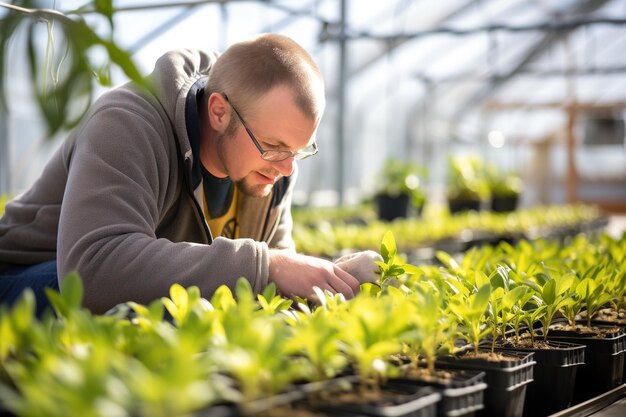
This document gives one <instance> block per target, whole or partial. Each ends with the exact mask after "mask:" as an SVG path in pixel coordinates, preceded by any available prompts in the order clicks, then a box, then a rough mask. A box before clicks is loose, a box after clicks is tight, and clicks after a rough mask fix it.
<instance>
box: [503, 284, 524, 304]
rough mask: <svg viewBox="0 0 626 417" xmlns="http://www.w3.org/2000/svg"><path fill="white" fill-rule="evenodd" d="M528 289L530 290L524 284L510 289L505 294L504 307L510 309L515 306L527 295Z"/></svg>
mask: <svg viewBox="0 0 626 417" xmlns="http://www.w3.org/2000/svg"><path fill="white" fill-rule="evenodd" d="M526 291H528V288H526V287H522V286H520V287H515V288H513V289H512V290H510V291H508V292H507V293H506V294H504V297H503V298H502V308H505V309H508V310H510V309H511V308H513V306H514V305H515V304H517V303H518V302H519V301H520V300H521V299H522V297H524V296H525V295H526Z"/></svg>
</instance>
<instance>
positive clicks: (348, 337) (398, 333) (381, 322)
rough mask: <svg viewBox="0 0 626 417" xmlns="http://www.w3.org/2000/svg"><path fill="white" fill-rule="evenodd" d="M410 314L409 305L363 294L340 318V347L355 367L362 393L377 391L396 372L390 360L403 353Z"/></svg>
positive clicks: (387, 298)
mask: <svg viewBox="0 0 626 417" xmlns="http://www.w3.org/2000/svg"><path fill="white" fill-rule="evenodd" d="M409 312H410V310H407V309H406V304H400V305H398V304H396V303H395V302H394V300H393V299H392V298H391V297H387V296H384V297H376V298H375V297H370V296H368V295H365V294H361V295H359V296H357V297H356V298H354V299H353V300H351V301H350V303H349V308H348V309H347V310H344V311H341V312H340V314H339V315H338V318H339V320H340V326H341V329H342V330H341V334H340V340H341V346H342V349H343V351H344V353H345V354H346V356H347V357H348V358H349V359H351V360H352V361H353V363H354V365H355V371H356V373H357V375H358V378H359V382H360V385H359V387H360V389H361V390H362V391H368V390H377V389H378V388H379V387H380V384H381V382H382V381H383V379H384V378H386V377H387V376H388V375H389V373H390V372H391V371H393V370H394V368H392V367H390V365H389V363H388V360H389V358H390V356H391V355H392V354H398V353H400V352H401V348H402V342H401V341H402V340H403V339H404V338H405V337H406V335H407V334H408V331H409V329H408V326H407V322H406V320H405V319H404V318H405V317H407V314H408V313H409Z"/></svg>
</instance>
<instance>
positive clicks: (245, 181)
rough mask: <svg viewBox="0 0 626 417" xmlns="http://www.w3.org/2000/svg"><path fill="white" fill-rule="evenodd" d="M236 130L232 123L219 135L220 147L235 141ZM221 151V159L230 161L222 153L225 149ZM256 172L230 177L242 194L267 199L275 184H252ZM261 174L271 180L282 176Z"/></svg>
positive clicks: (269, 173)
mask: <svg viewBox="0 0 626 417" xmlns="http://www.w3.org/2000/svg"><path fill="white" fill-rule="evenodd" d="M233 121H234V120H233ZM235 128H236V123H231V124H230V125H229V126H228V127H227V128H226V131H225V132H224V133H222V134H221V135H218V137H217V141H218V143H219V144H220V147H221V146H225V145H226V143H225V141H229V140H234V135H235V130H236V129H235ZM221 149H222V150H221V151H220V150H218V152H220V157H221V158H222V160H228V158H227V157H226V156H227V155H225V154H223V153H222V152H225V149H224V148H221ZM254 172H256V171H251V172H250V173H249V174H248V175H246V176H245V177H242V178H233V177H230V179H231V181H233V183H234V184H235V186H236V187H237V189H238V190H239V191H240V192H241V193H243V194H245V195H247V196H248V197H254V198H263V197H267V196H268V195H269V194H270V193H271V192H272V189H273V188H274V185H273V184H252V183H251V179H250V178H249V177H250V176H251V175H253V174H254ZM261 174H263V175H266V176H267V177H269V178H278V177H279V176H280V173H279V172H277V171H274V170H272V171H271V172H262V173H261Z"/></svg>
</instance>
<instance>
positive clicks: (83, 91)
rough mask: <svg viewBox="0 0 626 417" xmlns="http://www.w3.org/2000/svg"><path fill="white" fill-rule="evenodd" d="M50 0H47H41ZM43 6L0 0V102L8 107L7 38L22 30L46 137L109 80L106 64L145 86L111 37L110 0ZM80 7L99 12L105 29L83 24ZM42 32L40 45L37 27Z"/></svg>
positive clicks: (28, 0) (74, 117) (70, 122)
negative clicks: (71, 8) (70, 8)
mask: <svg viewBox="0 0 626 417" xmlns="http://www.w3.org/2000/svg"><path fill="white" fill-rule="evenodd" d="M46 3H47V4H49V3H50V2H46ZM56 3H57V2H56V1H52V8H43V4H44V2H42V1H39V0H22V1H19V0H18V1H13V2H12V3H11V4H9V3H7V2H0V9H5V10H4V11H5V12H6V13H3V17H2V19H1V20H0V105H2V107H3V108H4V110H6V111H7V112H8V111H9V110H10V108H9V107H10V106H9V104H8V100H7V99H8V97H7V96H6V92H7V91H8V90H9V89H8V88H7V85H6V83H7V76H6V73H7V71H6V70H7V65H8V64H9V63H10V62H11V57H10V56H9V51H10V44H11V41H12V39H13V38H14V37H16V36H17V35H18V33H21V31H22V30H24V32H25V34H26V47H27V51H28V52H27V57H28V69H29V71H30V77H31V80H32V86H33V93H34V96H35V101H36V103H37V106H38V108H39V111H40V112H41V115H42V117H43V118H44V120H45V123H46V126H47V129H48V132H47V135H46V138H51V137H53V136H54V134H55V133H57V132H59V131H61V130H64V129H70V128H72V127H73V126H75V125H76V124H77V123H78V122H79V121H80V119H81V117H82V116H83V115H84V114H85V112H86V111H87V109H88V107H89V105H90V104H91V102H92V99H93V97H94V92H95V88H96V85H97V84H100V85H101V86H105V87H110V86H111V70H112V69H113V68H115V67H117V68H119V69H121V70H122V71H123V72H124V74H125V75H126V76H127V77H128V78H129V79H130V80H133V81H136V82H138V83H139V84H140V85H142V86H144V87H146V88H148V87H149V83H148V82H147V80H145V79H144V78H142V76H141V74H140V72H139V70H138V69H137V67H136V65H135V63H134V62H133V60H132V58H131V56H130V54H129V53H128V52H126V51H125V50H124V49H122V48H120V47H119V46H118V45H117V44H116V43H115V40H114V29H115V27H114V23H113V21H114V19H113V14H114V7H113V2H112V0H94V1H91V2H89V3H87V4H85V5H84V6H83V7H81V8H80V9H77V10H74V11H72V12H67V13H61V12H59V11H57V10H55V9H54V8H55V7H56ZM83 13H90V14H92V15H96V16H98V17H101V18H102V20H104V21H105V22H106V23H105V25H104V30H103V28H102V27H100V26H99V27H98V29H99V31H101V32H104V34H102V35H101V34H99V33H97V31H96V28H94V27H92V26H91V25H88V24H87V23H86V22H85V20H84V18H83ZM42 31H43V32H47V36H46V37H45V38H46V39H47V41H46V43H45V45H42V44H41V39H42V37H41V36H40V35H41V32H42Z"/></svg>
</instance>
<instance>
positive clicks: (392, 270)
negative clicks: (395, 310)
mask: <svg viewBox="0 0 626 417" xmlns="http://www.w3.org/2000/svg"><path fill="white" fill-rule="evenodd" d="M380 255H381V256H382V258H383V261H382V262H379V261H377V262H376V264H377V265H378V266H379V267H380V278H379V279H378V281H377V282H376V284H377V286H378V287H379V288H381V289H384V288H385V287H386V286H387V285H389V283H390V282H391V281H390V280H391V279H392V278H396V279H397V278H399V277H401V276H403V275H405V274H415V273H419V272H420V269H419V268H418V267H416V266H414V265H411V264H407V263H404V262H402V261H401V260H400V256H399V255H398V249H397V247H396V240H395V238H394V235H393V233H392V232H391V231H390V230H388V231H387V232H386V233H385V235H384V236H383V239H382V241H381V244H380ZM368 291H370V290H368ZM374 292H377V291H374Z"/></svg>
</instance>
